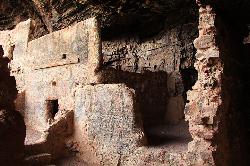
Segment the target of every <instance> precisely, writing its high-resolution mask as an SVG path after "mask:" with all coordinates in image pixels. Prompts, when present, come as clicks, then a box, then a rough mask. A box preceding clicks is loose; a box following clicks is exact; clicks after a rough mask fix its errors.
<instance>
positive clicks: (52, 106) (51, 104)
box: [46, 100, 59, 119]
mask: <svg viewBox="0 0 250 166" xmlns="http://www.w3.org/2000/svg"><path fill="white" fill-rule="evenodd" d="M46 105H47V111H48V114H49V118H51V119H54V118H55V115H56V113H57V112H58V111H59V108H58V107H59V105H58V100H47V101H46Z"/></svg>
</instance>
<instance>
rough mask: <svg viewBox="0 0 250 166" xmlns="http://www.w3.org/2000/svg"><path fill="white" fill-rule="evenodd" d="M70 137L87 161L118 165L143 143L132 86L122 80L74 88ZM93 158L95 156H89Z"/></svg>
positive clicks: (144, 141) (143, 138)
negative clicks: (73, 113) (121, 82)
mask: <svg viewBox="0 0 250 166" xmlns="http://www.w3.org/2000/svg"><path fill="white" fill-rule="evenodd" d="M75 96H76V107H75V119H74V123H75V134H74V136H73V137H74V140H75V141H76V144H77V149H78V150H79V153H78V155H80V157H81V158H83V159H84V160H85V161H87V162H88V163H89V164H91V163H92V164H94V163H95V164H96V165H99V164H101V165H118V164H119V163H121V162H122V158H124V157H125V156H129V155H130V154H132V152H133V151H134V149H136V148H138V147H139V146H142V145H145V143H146V139H145V137H144V133H143V130H142V125H141V119H140V118H139V115H138V114H139V112H138V110H136V102H135V94H134V90H133V89H130V88H128V87H126V86H125V85H124V84H110V85H108V84H107V85H104V84H99V85H95V86H90V85H89V86H85V87H83V88H79V89H77V90H76V95H75ZM93 159H95V160H93Z"/></svg>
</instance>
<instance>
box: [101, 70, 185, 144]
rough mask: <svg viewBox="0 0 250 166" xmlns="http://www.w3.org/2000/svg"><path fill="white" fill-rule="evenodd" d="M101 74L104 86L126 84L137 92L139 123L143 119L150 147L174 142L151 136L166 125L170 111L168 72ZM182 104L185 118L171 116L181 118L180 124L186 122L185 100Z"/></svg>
mask: <svg viewBox="0 0 250 166" xmlns="http://www.w3.org/2000/svg"><path fill="white" fill-rule="evenodd" d="M100 74H101V75H102V77H101V78H102V80H101V82H102V83H104V84H116V83H125V84H126V85H127V86H128V87H129V88H132V89H134V90H135V94H136V107H137V110H139V111H136V112H139V115H136V118H137V122H139V121H140V119H142V122H143V127H144V132H145V134H146V136H147V139H148V143H149V145H150V144H151V145H157V144H161V143H164V141H165V142H166V141H173V140H172V138H171V139H168V138H164V140H162V138H158V137H157V138H156V135H151V134H150V130H151V129H152V128H157V127H158V126H163V125H165V122H164V120H165V119H166V117H165V115H166V112H167V111H168V103H169V101H170V98H171V96H170V95H169V94H170V93H169V90H168V85H167V83H168V74H167V73H166V72H163V71H159V72H150V71H145V72H144V73H133V72H127V71H122V70H115V69H112V68H109V69H104V70H102V71H101V72H100ZM177 95H178V94H177ZM181 95H182V94H181V93H180V97H181V98H182V96H181ZM182 103H183V109H182V110H181V112H182V115H183V116H181V117H180V116H179V115H178V113H176V114H173V115H171V116H172V117H171V118H180V119H179V121H178V123H180V122H183V120H184V102H183V100H182ZM177 110H178V109H177V108H176V111H177ZM171 118H170V119H171ZM187 132H188V128H187ZM159 141H160V142H159Z"/></svg>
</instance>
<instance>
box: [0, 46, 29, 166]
mask: <svg viewBox="0 0 250 166" xmlns="http://www.w3.org/2000/svg"><path fill="white" fill-rule="evenodd" d="M0 53H1V55H0V136H1V137H0V162H1V163H3V164H5V165H22V159H23V155H24V138H25V124H24V121H23V117H22V116H21V115H20V113H19V112H17V111H15V107H14V100H15V98H16V95H17V90H16V81H15V78H14V77H11V76H10V72H9V69H8V63H9V59H8V58H6V57H5V58H3V57H2V55H3V49H2V46H0Z"/></svg>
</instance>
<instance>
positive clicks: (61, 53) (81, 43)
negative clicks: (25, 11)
mask: <svg viewBox="0 0 250 166" xmlns="http://www.w3.org/2000/svg"><path fill="white" fill-rule="evenodd" d="M96 27H97V26H96V22H95V21H94V19H90V20H87V21H85V22H80V23H78V24H76V25H75V26H72V27H69V28H66V29H64V30H62V31H58V32H55V33H52V34H49V35H46V36H43V37H42V38H39V39H37V40H34V41H31V42H29V43H28V51H27V52H28V53H27V54H26V59H25V60H26V61H25V62H26V65H27V67H26V70H25V72H26V73H25V120H26V124H27V125H28V126H31V127H34V128H36V129H42V128H46V126H47V125H48V122H49V121H50V120H52V119H51V117H49V114H50V113H49V112H48V111H49V110H48V108H46V107H47V106H46V102H48V101H52V100H58V107H59V111H60V110H73V109H74V99H73V92H74V88H75V87H77V86H81V85H84V84H89V83H90V82H92V81H96V79H95V78H94V75H95V70H96V66H98V65H99V64H98V62H99V59H98V58H99V51H98V50H99V47H100V46H99V45H98V42H99V39H98V30H96V29H95V28H96ZM95 41H97V42H95ZM93 43H94V44H93ZM95 56H97V58H95ZM93 57H94V58H93ZM46 111H47V112H46ZM47 127H48V126H47Z"/></svg>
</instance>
